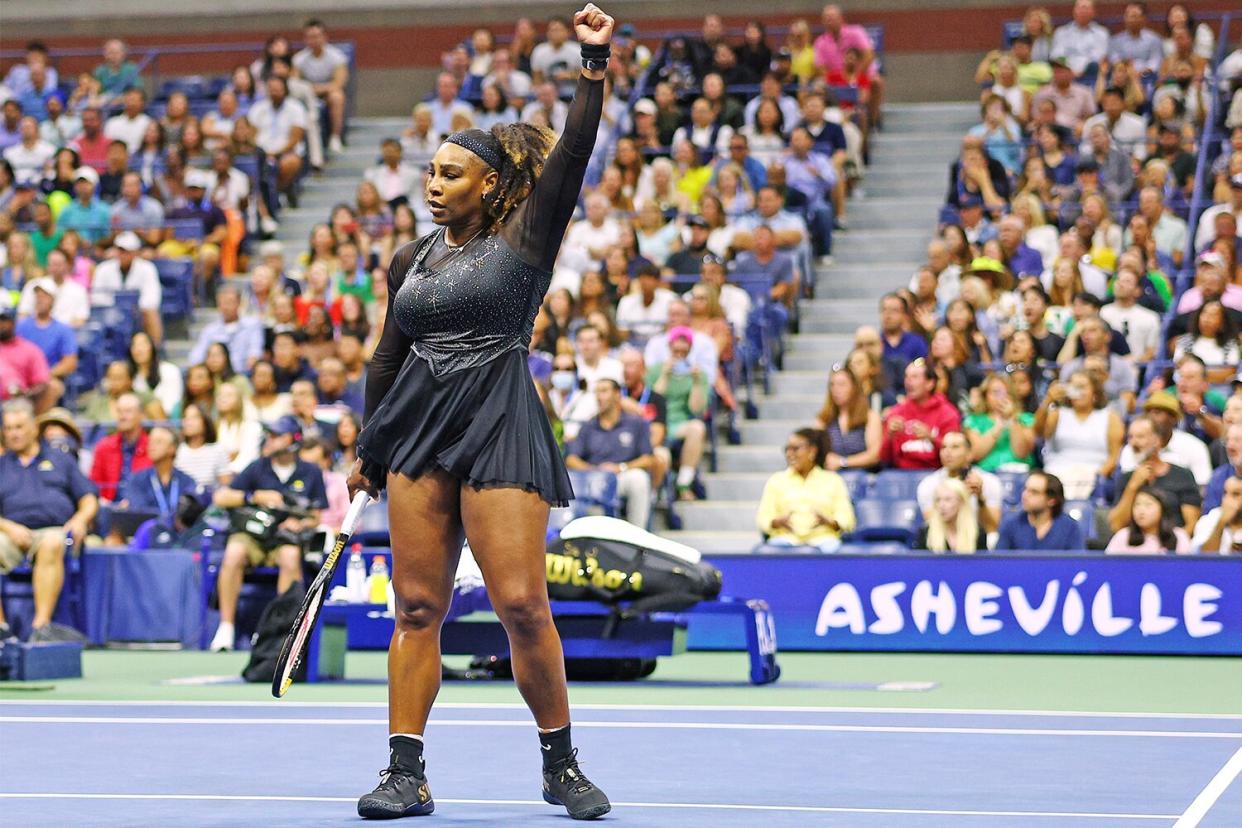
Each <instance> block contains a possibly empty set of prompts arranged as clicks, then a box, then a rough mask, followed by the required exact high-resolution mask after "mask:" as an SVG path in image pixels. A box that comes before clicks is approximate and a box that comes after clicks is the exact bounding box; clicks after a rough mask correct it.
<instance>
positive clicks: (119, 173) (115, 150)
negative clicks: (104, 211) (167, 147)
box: [99, 139, 185, 204]
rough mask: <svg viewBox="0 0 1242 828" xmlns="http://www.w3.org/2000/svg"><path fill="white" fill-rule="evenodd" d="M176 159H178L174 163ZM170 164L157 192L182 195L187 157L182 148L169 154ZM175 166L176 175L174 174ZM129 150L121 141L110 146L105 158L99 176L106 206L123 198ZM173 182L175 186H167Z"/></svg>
mask: <svg viewBox="0 0 1242 828" xmlns="http://www.w3.org/2000/svg"><path fill="white" fill-rule="evenodd" d="M174 159H176V160H175V161H174ZM168 160H169V164H168V166H167V167H166V169H165V171H164V175H163V176H162V177H161V178H159V179H158V180H157V181H156V189H155V191H156V192H159V191H161V190H163V191H164V192H165V194H168V193H171V192H176V193H177V194H180V190H181V180H180V177H181V175H182V174H183V173H184V172H185V156H184V154H183V153H181V151H180V148H174V149H173V151H172V152H170V153H169V159H168ZM174 165H175V173H174ZM129 171H130V170H129V150H128V149H127V148H126V147H125V142H124V141H121V140H119V139H117V140H114V141H112V142H111V143H109V144H108V153H107V155H106V156H105V157H104V167H103V172H102V173H100V175H99V198H100V199H101V200H102V201H103V202H104V203H106V204H113V203H115V202H116V200H117V199H118V198H120V197H121V184H122V183H123V182H124V180H125V176H126V174H128V173H129ZM167 182H171V183H172V184H174V185H175V186H166V183H167Z"/></svg>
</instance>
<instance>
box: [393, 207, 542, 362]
mask: <svg viewBox="0 0 1242 828" xmlns="http://www.w3.org/2000/svg"><path fill="white" fill-rule="evenodd" d="M551 279H552V274H551V273H548V272H546V271H543V270H540V269H539V268H537V267H534V266H533V265H530V264H527V263H526V262H524V261H522V259H521V258H519V257H518V255H517V253H515V252H514V251H513V249H512V248H511V247H510V246H509V244H508V243H507V242H506V241H505V240H504V239H503V238H502V237H501V236H500V235H499V234H494V235H488V236H483V237H480V238H477V239H472V240H471V241H469V242H467V243H466V244H464V245H462V246H461V247H460V248H452V247H449V246H448V245H446V244H445V243H444V231H443V230H441V231H440V232H439V233H437V234H436V236H435V237H434V238H433V239H432V241H431V242H430V243H429V244H428V245H427V246H426V248H425V249H424V250H421V251H420V252H419V253H418V254H417V255H415V257H414V259H413V260H412V261H411V262H410V266H409V268H408V269H407V271H406V274H405V280H404V281H403V282H402V284H401V288H400V289H399V290H398V291H397V295H396V298H395V301H394V303H393V312H394V314H395V316H396V322H397V324H398V325H399V326H400V327H401V330H402V331H403V332H404V333H405V335H406V336H408V337H409V338H410V339H412V340H413V346H412V347H413V350H414V353H416V354H418V356H420V357H422V358H423V359H425V360H426V361H427V362H428V364H429V365H430V366H431V371H432V373H433V374H435V375H436V376H443V375H445V374H449V373H452V372H454V371H460V370H462V369H464V368H472V367H475V366H477V365H482V364H484V363H486V362H490V361H491V360H493V359H495V358H496V357H498V356H500V355H501V354H503V353H505V352H507V351H511V350H515V349H518V348H521V349H523V350H524V349H525V348H526V347H527V346H528V345H529V343H530V338H531V334H532V332H533V330H534V324H535V315H536V314H537V313H538V311H539V306H540V304H541V303H542V302H543V295H544V293H546V292H547V290H548V284H549V283H550V282H551Z"/></svg>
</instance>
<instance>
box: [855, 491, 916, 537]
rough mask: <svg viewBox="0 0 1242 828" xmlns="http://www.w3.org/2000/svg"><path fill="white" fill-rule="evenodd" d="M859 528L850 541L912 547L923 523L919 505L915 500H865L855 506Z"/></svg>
mask: <svg viewBox="0 0 1242 828" xmlns="http://www.w3.org/2000/svg"><path fill="white" fill-rule="evenodd" d="M854 516H855V518H856V519H857V525H856V527H855V529H854V531H853V532H852V533H851V535H850V540H851V541H853V542H858V541H898V542H900V543H903V544H905V545H906V546H909V545H910V544H911V543H912V542H913V541H914V538H915V536H916V535H917V534H918V530H919V527H920V526H921V525H922V523H923V516H922V515H921V514H920V513H919V504H918V503H917V502H915V501H914V500H913V499H911V500H896V499H894V500H888V499H880V498H864V499H863V500H859V501H858V502H856V503H855V504H854Z"/></svg>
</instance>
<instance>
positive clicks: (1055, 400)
mask: <svg viewBox="0 0 1242 828" xmlns="http://www.w3.org/2000/svg"><path fill="white" fill-rule="evenodd" d="M1107 404H1108V397H1107V396H1106V395H1105V393H1104V384H1103V382H1102V381H1101V380H1100V379H1098V378H1096V377H1093V376H1092V375H1091V374H1090V373H1088V372H1086V371H1082V370H1079V371H1075V372H1073V373H1072V374H1071V375H1070V376H1069V377H1068V379H1067V380H1063V381H1061V382H1054V383H1052V385H1051V386H1050V387H1049V388H1048V393H1047V395H1045V397H1044V400H1043V402H1042V403H1040V406H1039V410H1038V411H1036V412H1035V432H1036V434H1038V435H1039V436H1040V437H1042V438H1043V439H1044V440H1046V441H1047V446H1046V449H1045V453H1044V468H1046V469H1047V470H1048V471H1049V472H1051V473H1053V474H1055V475H1057V477H1058V479H1060V478H1064V479H1066V480H1068V481H1069V485H1068V487H1067V488H1068V489H1069V491H1070V492H1071V494H1072V495H1073V496H1072V497H1071V498H1070V499H1071V500H1082V499H1084V498H1086V497H1087V496H1089V495H1090V494H1091V492H1092V490H1093V489H1094V488H1095V480H1096V476H1097V475H1098V476H1100V477H1105V478H1108V477H1111V476H1112V474H1113V472H1114V471H1115V470H1116V468H1117V460H1118V457H1119V455H1120V454H1121V444H1122V442H1124V438H1125V426H1124V425H1123V424H1122V422H1121V418H1120V417H1118V416H1117V415H1116V414H1115V413H1113V412H1112V411H1109V410H1108V408H1107Z"/></svg>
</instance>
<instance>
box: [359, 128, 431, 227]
mask: <svg viewBox="0 0 1242 828" xmlns="http://www.w3.org/2000/svg"><path fill="white" fill-rule="evenodd" d="M380 155H381V157H382V159H383V160H382V162H381V163H380V164H379V165H378V166H375V167H371V168H370V169H369V170H367V171H366V173H365V174H364V175H365V178H366V180H367V181H370V182H371V183H372V184H374V185H375V187H376V189H377V190H378V191H379V195H380V198H382V199H383V200H384V201H386V202H388V206H389V207H391V208H392V209H394V210H395V209H396V208H397V206H398V205H400V204H407V203H409V200H410V196H411V195H417V194H418V192H419V190H420V189H421V188H422V172H421V171H420V170H417V169H415V168H414V166H413V165H411V164H407V163H405V161H403V160H402V158H401V142H400V141H398V140H397V139H396V138H385V139H384V141H383V142H382V143H381V144H380Z"/></svg>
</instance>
